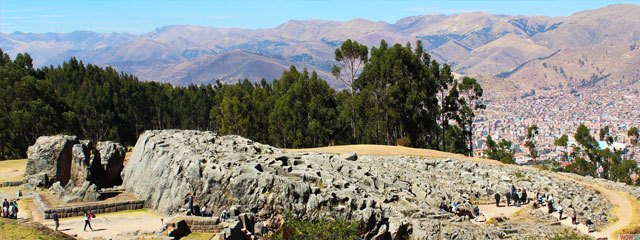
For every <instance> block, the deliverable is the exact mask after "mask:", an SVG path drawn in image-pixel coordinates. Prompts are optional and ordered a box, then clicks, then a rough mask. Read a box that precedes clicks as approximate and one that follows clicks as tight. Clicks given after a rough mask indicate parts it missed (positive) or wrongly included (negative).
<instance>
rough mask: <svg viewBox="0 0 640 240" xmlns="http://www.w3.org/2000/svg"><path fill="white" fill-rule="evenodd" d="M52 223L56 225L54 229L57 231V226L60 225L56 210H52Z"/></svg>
mask: <svg viewBox="0 0 640 240" xmlns="http://www.w3.org/2000/svg"><path fill="white" fill-rule="evenodd" d="M53 225H54V226H55V227H56V231H58V227H59V226H60V218H59V217H58V212H55V211H54V212H53Z"/></svg>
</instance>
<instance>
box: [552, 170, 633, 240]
mask: <svg viewBox="0 0 640 240" xmlns="http://www.w3.org/2000/svg"><path fill="white" fill-rule="evenodd" d="M555 175H556V176H557V177H558V178H560V179H564V180H567V181H573V182H575V183H578V184H581V185H584V186H586V187H589V188H592V189H594V190H596V191H599V192H600V193H601V194H602V195H603V196H604V197H605V198H607V200H609V202H611V203H612V204H613V205H615V206H617V208H616V209H615V212H614V214H615V215H616V217H618V221H616V222H615V223H613V224H611V225H609V226H607V227H606V228H604V229H603V230H601V231H599V232H595V233H593V234H592V236H594V237H596V238H601V237H609V238H612V239H616V237H617V236H615V235H616V234H615V232H617V231H618V230H620V229H623V228H625V227H626V226H628V225H630V224H632V222H631V221H632V219H633V215H634V214H640V213H637V212H635V213H634V212H633V210H632V209H633V205H632V203H631V200H630V199H629V198H627V197H626V196H625V195H623V194H620V193H619V192H616V191H613V190H610V189H608V188H605V187H602V186H600V185H599V184H596V183H589V182H584V181H581V180H578V179H575V178H573V177H569V176H566V175H563V174H555Z"/></svg>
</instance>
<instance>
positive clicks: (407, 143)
mask: <svg viewBox="0 0 640 240" xmlns="http://www.w3.org/2000/svg"><path fill="white" fill-rule="evenodd" d="M397 144H398V146H403V147H411V139H409V137H406V136H404V137H401V138H398V142H397Z"/></svg>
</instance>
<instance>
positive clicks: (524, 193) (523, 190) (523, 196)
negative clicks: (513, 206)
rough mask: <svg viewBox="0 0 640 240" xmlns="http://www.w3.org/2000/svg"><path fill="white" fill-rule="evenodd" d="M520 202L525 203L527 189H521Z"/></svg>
mask: <svg viewBox="0 0 640 240" xmlns="http://www.w3.org/2000/svg"><path fill="white" fill-rule="evenodd" d="M520 202H521V203H524V204H527V189H524V188H523V189H522V196H520Z"/></svg>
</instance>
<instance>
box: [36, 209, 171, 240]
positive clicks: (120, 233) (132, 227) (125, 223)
mask: <svg viewBox="0 0 640 240" xmlns="http://www.w3.org/2000/svg"><path fill="white" fill-rule="evenodd" d="M160 219H162V217H161V216H159V215H157V214H155V213H153V212H150V211H134V212H120V213H106V214H101V215H97V216H96V218H95V219H92V220H91V226H92V227H93V230H94V231H90V230H89V228H88V227H87V231H86V232H85V231H84V229H83V228H84V218H83V217H72V218H61V219H60V227H58V230H59V231H62V232H64V233H66V234H69V235H71V236H77V238H79V239H92V238H104V239H130V238H131V235H132V234H133V233H135V232H137V231H140V232H141V233H144V232H150V233H151V232H155V231H156V230H158V229H160V228H161V227H162V222H161V221H160ZM41 223H42V224H43V225H45V226H47V227H49V228H51V229H54V224H53V220H50V219H49V220H44V221H42V222H41Z"/></svg>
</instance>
